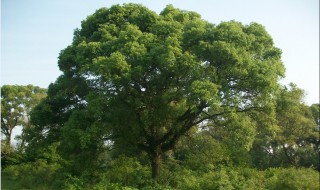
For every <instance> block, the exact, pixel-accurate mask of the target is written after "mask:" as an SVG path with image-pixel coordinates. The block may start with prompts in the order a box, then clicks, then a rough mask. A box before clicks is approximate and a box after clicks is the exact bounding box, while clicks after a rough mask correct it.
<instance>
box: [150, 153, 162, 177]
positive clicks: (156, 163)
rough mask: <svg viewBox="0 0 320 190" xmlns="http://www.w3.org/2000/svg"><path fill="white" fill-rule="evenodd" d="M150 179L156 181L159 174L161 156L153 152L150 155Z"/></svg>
mask: <svg viewBox="0 0 320 190" xmlns="http://www.w3.org/2000/svg"><path fill="white" fill-rule="evenodd" d="M151 159H152V160H151V161H152V162H151V167H152V179H157V177H158V176H159V174H160V163H161V154H160V153H159V152H155V153H153V154H152V155H151Z"/></svg>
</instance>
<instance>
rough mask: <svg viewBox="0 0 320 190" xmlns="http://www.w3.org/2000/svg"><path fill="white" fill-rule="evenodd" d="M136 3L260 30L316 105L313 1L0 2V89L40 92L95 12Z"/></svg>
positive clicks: (316, 48) (307, 99)
mask: <svg viewBox="0 0 320 190" xmlns="http://www.w3.org/2000/svg"><path fill="white" fill-rule="evenodd" d="M123 3H139V4H142V5H144V6H146V7H148V8H149V9H151V10H153V11H155V12H156V13H160V12H161V11H162V10H163V9H164V8H165V7H166V5H168V4H172V5H173V6H174V7H176V8H179V9H182V10H189V11H195V12H197V13H199V14H201V15H202V18H203V19H204V20H207V21H209V22H211V23H213V24H219V23H220V22H221V21H230V20H236V21H240V22H242V23H243V24H250V23H251V22H257V23H260V24H262V25H263V26H265V28H266V30H267V31H268V33H269V34H270V35H271V36H272V38H273V40H274V43H275V46H276V47H278V48H280V49H281V50H282V52H283V54H282V61H283V63H284V65H285V67H286V77H285V78H284V79H283V80H281V81H280V82H281V83H282V84H285V85H286V84H289V83H290V82H293V83H296V84H297V85H298V87H299V88H301V89H303V90H305V92H306V97H305V103H306V104H308V105H311V104H312V103H319V0H198V1H195V0H171V1H169V0H161V1H152V0H149V1H148V0H144V1H143V0H131V1H125V0H120V1H115V0H1V79H0V82H1V85H4V84H18V85H27V84H33V85H36V86H40V87H43V88H47V87H48V85H49V84H50V83H52V82H54V81H55V80H56V78H57V77H58V76H59V75H60V74H61V72H60V71H59V69H58V65H57V61H58V58H57V57H58V56H59V52H60V51H61V50H63V49H64V48H66V47H67V46H68V45H70V44H71V42H72V38H73V31H74V30H75V29H76V28H80V26H81V21H82V20H84V19H86V17H87V16H89V15H91V14H93V13H94V12H95V11H96V10H97V9H99V8H102V7H110V6H112V5H114V4H123Z"/></svg>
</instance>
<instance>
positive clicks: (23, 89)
mask: <svg viewBox="0 0 320 190" xmlns="http://www.w3.org/2000/svg"><path fill="white" fill-rule="evenodd" d="M45 96H46V90H45V89H42V88H40V87H37V86H33V85H28V86H19V85H4V86H2V87H1V133H2V134H4V135H5V137H6V140H5V142H6V143H5V145H6V146H7V147H10V146H11V145H10V144H11V139H12V130H13V129H14V128H15V127H17V126H22V127H23V128H28V127H30V111H31V109H32V108H33V107H35V106H36V105H37V104H38V103H39V102H40V100H41V99H42V98H44V97H45ZM23 134H24V133H23V131H22V134H21V140H22V142H21V146H23V144H24V138H23Z"/></svg>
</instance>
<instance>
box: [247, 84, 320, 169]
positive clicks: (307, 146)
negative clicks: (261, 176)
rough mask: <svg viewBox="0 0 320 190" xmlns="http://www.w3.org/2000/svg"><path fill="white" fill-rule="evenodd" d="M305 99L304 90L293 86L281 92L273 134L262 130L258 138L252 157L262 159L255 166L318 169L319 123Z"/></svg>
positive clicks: (290, 85)
mask: <svg viewBox="0 0 320 190" xmlns="http://www.w3.org/2000/svg"><path fill="white" fill-rule="evenodd" d="M303 97H304V92H303V90H301V89H299V88H298V87H297V86H296V85H295V84H293V83H291V84H289V85H288V86H284V87H283V88H282V89H281V91H280V92H279V94H278V96H277V101H276V103H277V104H276V117H275V120H274V121H272V122H273V123H274V127H273V130H272V131H268V130H260V135H259V136H257V138H256V142H255V145H254V147H255V148H254V150H253V151H252V155H253V156H255V155H259V156H258V158H257V159H256V160H255V162H256V163H255V164H256V166H259V165H260V167H261V166H262V167H263V168H266V167H283V166H295V167H298V166H304V167H311V166H314V167H317V168H319V164H318V160H319V154H318V151H319V150H318V146H317V144H318V142H319V136H318V130H317V125H316V122H315V121H316V119H314V117H313V113H312V110H313V109H312V108H313V107H312V106H311V108H310V107H308V106H306V105H305V104H304V103H303ZM259 124H261V123H259ZM257 162H261V163H257ZM263 165H264V166H263Z"/></svg>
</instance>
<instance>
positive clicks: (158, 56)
mask: <svg viewBox="0 0 320 190" xmlns="http://www.w3.org/2000/svg"><path fill="white" fill-rule="evenodd" d="M58 64H59V68H60V70H61V71H62V75H61V76H60V77H59V78H58V79H57V80H56V81H55V82H54V83H52V84H50V86H49V88H48V90H47V94H46V96H45V95H44V94H43V92H45V91H44V90H43V89H41V93H40V94H39V95H38V92H39V91H38V90H40V89H39V88H37V87H33V86H28V87H29V88H30V87H32V88H35V89H38V90H33V91H32V92H33V93H32V96H28V98H24V97H22V96H21V93H20V92H19V91H13V92H12V93H11V95H10V96H5V94H6V93H2V94H4V96H1V98H2V99H1V104H2V105H6V106H2V107H3V108H4V109H7V111H3V110H2V112H1V118H8V117H9V116H11V117H12V116H15V118H17V119H14V118H13V119H9V118H8V119H4V120H3V122H4V124H5V125H4V127H6V126H8V127H6V128H1V131H2V133H3V134H5V136H6V139H5V141H4V142H8V141H9V146H7V147H9V149H10V154H8V155H7V158H6V159H7V160H14V162H12V161H11V162H5V163H6V164H3V163H4V162H2V186H3V187H2V188H3V189H22V188H24V189H110V190H113V189H128V190H129V189H144V190H156V189H159V190H160V189H190V190H193V189H194V190H197V189H199V190H200V189H319V183H318V179H319V171H320V166H319V162H318V161H319V148H320V144H319V142H320V141H319V110H320V109H319V104H314V105H312V106H310V107H308V106H307V105H305V104H304V103H303V96H304V94H303V90H301V89H299V88H298V87H297V86H296V85H294V84H290V85H288V86H281V85H280V84H279V82H278V80H279V79H280V78H282V77H284V67H283V64H282V62H281V50H280V49H278V48H276V47H274V44H273V41H272V38H271V36H270V35H269V34H268V33H267V32H266V30H265V28H264V27H263V26H262V25H260V24H257V23H251V24H249V25H243V24H242V23H239V22H236V21H230V22H222V23H220V24H219V25H213V24H211V23H209V22H207V21H204V20H203V19H201V17H200V15H199V14H197V13H195V12H189V11H182V10H179V9H176V8H174V7H173V6H171V5H168V6H167V7H166V8H165V9H164V10H163V11H162V12H161V13H160V14H159V15H158V14H156V13H154V12H152V11H150V10H148V9H147V8H145V7H143V6H141V5H137V4H125V5H123V6H120V5H115V6H112V7H111V8H102V9H99V10H97V11H96V13H94V14H93V15H91V16H89V17H87V19H86V20H84V21H83V22H82V24H81V28H80V29H77V30H76V31H75V33H74V38H73V42H72V44H71V45H69V46H68V47H67V48H66V49H64V50H62V51H61V53H60V55H59V61H58ZM14 87H15V86H10V85H7V86H3V87H2V89H4V90H5V89H7V88H8V89H10V88H14ZM19 88H24V87H23V86H22V87H19ZM26 88H27V87H26ZM2 89H1V92H2ZM40 99H41V101H40ZM13 100H14V101H13ZM22 100H23V101H24V103H20V102H19V103H17V105H18V106H17V108H11V107H9V106H14V105H16V103H14V102H15V101H22ZM29 102H30V103H31V102H33V103H32V104H30V105H32V106H29V107H28V106H27V105H29ZM19 105H23V106H19ZM35 105H36V106H35ZM34 106H35V107H34ZM22 108H23V109H25V110H24V111H23V110H20V109H22ZM27 108H28V109H27ZM29 108H30V109H29ZM31 109H32V111H31V112H30V110H31ZM17 111H19V113H18V114H16V112H17ZM20 111H21V114H20ZM22 112H23V114H22ZM5 114H6V115H5ZM19 114H20V115H23V118H25V117H26V118H31V123H30V122H29V119H28V120H27V121H28V125H27V126H28V127H24V130H23V135H22V139H23V142H26V143H21V147H22V148H19V151H18V150H15V149H14V148H13V147H12V146H10V138H11V135H9V133H6V132H7V131H8V129H11V128H13V127H14V126H17V125H23V124H24V123H23V122H17V123H15V124H14V125H11V124H10V122H9V121H12V120H13V121H20V120H21V121H25V119H20V118H22V116H20V115H19ZM18 116H19V117H18ZM1 122H2V120H1ZM9 124H10V125H9ZM12 126H13V127H12ZM10 134H11V133H10ZM7 144H8V143H7ZM1 159H3V158H2V157H1Z"/></svg>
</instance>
